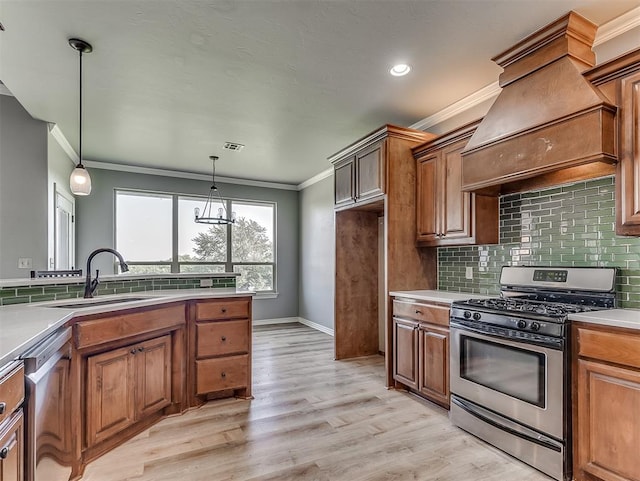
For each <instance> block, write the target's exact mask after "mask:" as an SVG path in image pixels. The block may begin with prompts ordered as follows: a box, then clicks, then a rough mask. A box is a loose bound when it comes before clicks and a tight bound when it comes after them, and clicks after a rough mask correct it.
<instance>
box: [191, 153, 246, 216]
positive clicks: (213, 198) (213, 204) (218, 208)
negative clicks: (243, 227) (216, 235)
mask: <svg viewBox="0 0 640 481" xmlns="http://www.w3.org/2000/svg"><path fill="white" fill-rule="evenodd" d="M209 158H210V159H211V160H212V162H213V175H212V182H211V188H210V189H209V195H208V197H207V201H206V202H205V204H204V206H203V208H202V210H200V208H199V207H196V208H195V209H193V211H194V214H195V221H196V223H198V224H213V225H221V224H235V222H236V213H235V212H232V213H231V215H229V214H228V212H227V203H226V202H225V201H224V200H223V199H222V196H221V195H220V191H219V190H218V187H217V186H216V160H218V157H217V156H215V155H211V156H209Z"/></svg>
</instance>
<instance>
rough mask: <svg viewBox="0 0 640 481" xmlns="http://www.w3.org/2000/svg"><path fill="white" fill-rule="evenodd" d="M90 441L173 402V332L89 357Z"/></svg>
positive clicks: (88, 430)
mask: <svg viewBox="0 0 640 481" xmlns="http://www.w3.org/2000/svg"><path fill="white" fill-rule="evenodd" d="M86 399H87V445H88V446H93V445H94V444H96V443H99V442H101V441H104V440H105V439H107V438H109V437H111V436H113V435H114V434H116V433H118V432H120V431H122V430H123V429H125V428H127V427H129V426H131V425H132V424H134V423H136V422H137V421H139V420H140V419H142V418H144V417H145V416H148V415H149V414H152V413H155V412H157V411H159V410H161V409H162V408H164V407H166V406H168V405H169V404H171V336H170V335H165V336H161V337H158V338H156V339H150V340H148V341H144V342H140V343H136V344H131V345H129V346H125V347H122V348H118V349H114V350H111V351H107V352H104V353H100V354H96V355H94V356H89V357H88V358H87V387H86Z"/></svg>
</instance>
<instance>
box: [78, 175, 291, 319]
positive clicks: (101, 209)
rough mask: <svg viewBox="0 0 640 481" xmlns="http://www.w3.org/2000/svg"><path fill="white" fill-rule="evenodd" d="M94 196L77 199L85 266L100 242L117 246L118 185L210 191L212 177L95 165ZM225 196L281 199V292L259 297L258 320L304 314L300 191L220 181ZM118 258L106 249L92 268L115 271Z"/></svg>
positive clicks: (81, 260) (80, 258)
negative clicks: (300, 302)
mask: <svg viewBox="0 0 640 481" xmlns="http://www.w3.org/2000/svg"><path fill="white" fill-rule="evenodd" d="M89 171H90V174H91V181H92V190H91V195H90V196H88V197H78V198H76V216H77V222H76V235H77V245H76V259H77V262H78V266H79V267H81V268H82V269H85V268H86V266H85V263H86V259H87V257H88V256H89V254H90V253H91V251H93V250H94V249H96V248H98V247H113V246H114V242H115V240H114V190H115V189H117V188H125V189H140V190H148V191H156V192H170V193H180V194H196V195H206V194H207V193H208V192H209V187H210V186H211V183H210V182H207V181H199V180H190V179H180V178H174V177H164V176H159V175H147V174H134V173H128V172H118V171H112V170H102V169H96V168H92V169H89ZM218 187H219V189H220V192H221V194H222V195H223V196H224V197H229V198H234V199H250V200H263V201H272V202H277V217H276V236H277V238H276V242H277V246H276V262H277V264H278V267H277V287H278V297H277V298H276V299H256V301H255V303H254V319H256V320H258V319H274V318H281V317H295V316H297V315H298V192H296V191H291V190H282V189H268V188H262V187H251V186H246V185H237V184H222V183H218ZM112 266H113V264H112V259H111V258H110V256H109V255H108V254H101V255H99V256H97V257H96V258H95V261H94V262H93V263H92V266H91V267H92V270H93V271H95V269H100V270H101V271H102V272H104V273H107V272H109V273H111V272H112V268H113V267H112Z"/></svg>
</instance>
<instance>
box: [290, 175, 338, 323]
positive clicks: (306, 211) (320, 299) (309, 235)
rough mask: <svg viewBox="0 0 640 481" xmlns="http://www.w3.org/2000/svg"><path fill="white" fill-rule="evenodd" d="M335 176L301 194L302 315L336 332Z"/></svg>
mask: <svg viewBox="0 0 640 481" xmlns="http://www.w3.org/2000/svg"><path fill="white" fill-rule="evenodd" d="M334 232H335V229H334V213H333V176H331V177H328V178H326V179H324V180H322V181H320V182H318V183H316V184H313V185H311V186H309V187H307V188H306V189H304V190H302V191H301V192H300V295H299V299H300V300H299V316H300V317H303V318H305V319H308V320H309V321H312V322H315V323H318V324H321V325H323V326H326V327H329V328H331V329H333V326H334V317H333V302H334V279H335V277H334V271H335V269H334V265H335V239H334Z"/></svg>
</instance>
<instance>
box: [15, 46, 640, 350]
mask: <svg viewBox="0 0 640 481" xmlns="http://www.w3.org/2000/svg"><path fill="white" fill-rule="evenodd" d="M506 46H507V45H504V47H506ZM425 130H430V129H425ZM102 174H104V173H103V172H102V171H100V173H96V179H97V180H98V181H100V178H101V177H102V178H105V179H106V174H104V175H102ZM609 179H611V178H609ZM139 180H140V179H137V178H136V176H135V175H132V176H131V183H132V184H136V183H138V184H139V182H138V181H139ZM120 182H121V181H120ZM598 182H604V183H603V184H602V185H601V184H598ZM606 182H607V181H588V183H586V184H584V185H582V186H580V187H578V188H576V190H580V191H584V198H585V199H587V198H588V196H589V195H593V194H592V193H591V192H592V191H593V189H596V191H597V192H598V195H604V196H607V195H608V196H609V197H608V198H606V199H605V200H603V201H602V202H603V204H602V205H601V206H599V207H602V208H604V209H607V208H608V209H610V211H609V215H608V217H611V216H612V212H613V207H611V206H609V207H607V202H608V203H609V204H611V203H612V202H613V194H612V185H613V181H612V180H608V182H609V183H608V184H607V183H606ZM106 185H109V183H108V182H107V184H106ZM327 186H328V187H327ZM320 187H323V188H325V187H327V188H326V189H325V190H327V191H329V194H330V203H331V205H330V206H328V207H329V209H331V211H332V209H333V205H332V204H333V185H332V182H331V180H330V179H327V180H325V181H324V182H322V185H318V184H314V186H311V187H309V188H308V190H307V189H303V191H302V194H300V197H301V203H300V207H299V209H300V211H301V212H305V204H304V202H305V201H304V199H305V197H308V196H313V195H316V192H314V189H318V188H320ZM227 189H228V190H227ZM231 189H233V186H229V187H228V188H227V187H225V193H227V192H231ZM3 190H4V184H3ZM179 191H182V192H185V191H187V190H185V189H184V188H180V190H179ZM227 195H229V194H227ZM230 195H232V196H235V195H237V194H234V193H233V192H231V194H230ZM557 195H559V193H558V192H549V191H544V190H541V191H538V195H536V196H535V197H538V198H539V199H540V200H539V202H541V203H544V202H547V203H548V205H549V207H550V208H555V206H556V203H557V202H558V201H559V200H558V198H557V197H554V196H557ZM241 197H242V196H241ZM325 197H326V195H325ZM527 199H529V197H528V196H527V195H526V194H511V195H510V196H506V197H503V198H501V202H503V209H504V210H505V211H506V209H510V211H509V212H504V216H505V217H506V216H507V215H508V216H511V218H508V219H507V218H501V222H503V223H504V227H508V228H509V230H506V229H504V228H503V229H501V235H502V233H503V231H504V233H505V234H506V233H507V232H511V233H512V237H511V238H510V239H515V243H514V244H515V245H510V244H509V242H511V241H509V240H507V241H506V242H507V244H505V243H504V242H501V243H500V244H497V245H496V244H489V245H487V246H486V247H483V248H482V249H481V248H479V247H478V246H471V247H468V248H462V247H448V248H440V249H439V250H438V259H437V261H438V265H440V272H441V276H440V279H439V282H440V283H439V284H438V286H437V287H440V288H444V289H446V290H462V291H465V290H466V291H467V292H471V291H474V292H478V293H482V294H494V295H495V294H496V293H497V292H496V286H497V283H496V282H495V281H496V280H497V275H498V274H497V272H498V271H499V266H500V265H502V264H504V263H505V262H506V261H505V260H503V261H502V263H500V260H499V259H505V257H506V256H511V259H512V262H513V261H516V262H519V261H520V260H522V261H525V262H526V261H528V260H531V261H533V262H537V261H538V260H539V258H536V257H534V256H536V255H538V256H545V255H555V252H553V251H552V249H551V247H549V251H551V252H536V251H535V249H536V248H537V247H536V246H534V245H533V243H535V242H538V241H539V239H535V238H533V234H532V236H531V237H532V238H531V240H530V241H526V242H525V241H524V240H522V239H523V237H526V236H524V234H522V235H520V234H518V233H516V232H515V229H514V230H511V227H512V225H514V224H515V223H514V222H509V221H514V220H518V219H516V217H517V216H518V215H520V216H521V218H523V217H526V215H523V214H525V213H526V212H528V213H530V212H531V211H527V210H525V209H522V210H520V212H518V209H516V208H515V207H516V206H515V204H517V203H518V202H521V204H522V205H526V202H527ZM88 201H89V202H92V199H91V196H90V197H89V198H88ZM507 201H508V202H510V203H511V205H509V206H508V207H506V206H505V205H506V204H505V203H506V202H507ZM95 202H96V204H99V203H102V204H105V205H111V203H112V201H111V200H109V199H108V198H106V199H105V197H102V198H100V197H96V201H95ZM576 203H577V201H576ZM3 204H4V202H3ZM586 204H587V206H589V208H588V210H589V211H592V210H593V209H592V205H591V203H590V202H587V203H586ZM25 205H28V204H25ZM278 205H279V207H280V204H278ZM78 207H79V212H78V215H79V218H80V220H82V219H83V217H82V204H80V205H79V206H78ZM565 207H566V205H565ZM514 209H515V212H512V211H513V210H514ZM546 215H550V214H546ZM558 215H559V213H558ZM307 217H308V218H311V216H310V215H308V216H305V215H304V214H303V215H301V216H300V224H301V225H304V224H305V222H307V220H308V219H307ZM606 217H607V215H606V214H602V215H601V216H598V223H600V224H606V222H603V219H605V218H606ZM101 218H102V219H104V218H112V214H111V212H107V213H106V215H105V216H95V220H94V221H93V222H92V223H89V221H87V222H85V225H86V227H82V225H79V229H87V231H89V234H87V233H86V232H85V233H84V234H83V233H81V232H79V237H80V238H82V236H83V235H94V234H95V235H96V237H98V238H99V236H100V233H103V234H104V237H103V238H112V234H111V233H110V232H109V230H108V229H109V226H108V224H109V223H108V222H100V219H101ZM543 222H550V220H548V219H547V220H543ZM587 222H590V223H591V222H592V220H591V219H589V220H588V221H587ZM534 224H535V222H532V223H531V224H529V225H531V226H533V225H534ZM610 225H611V226H613V221H611V224H610ZM523 227H524V223H523ZM301 229H303V230H304V228H303V227H302V226H301ZM309 229H310V230H309V232H310V233H311V232H313V226H311V227H309ZM603 229H604V230H603V232H607V231H606V227H603ZM532 230H533V228H532ZM5 232H6V231H5ZM608 232H610V233H611V232H613V227H612V228H611V229H610V230H609V231H608ZM302 235H303V236H304V234H302ZM538 235H541V236H542V235H546V236H549V238H548V239H547V245H548V244H549V243H551V244H552V245H553V242H554V240H555V239H553V238H552V237H551V236H552V234H551V233H550V232H549V231H548V230H547V232H545V233H544V234H543V233H540V234H538ZM610 238H611V243H612V244H613V243H614V242H616V245H615V246H613V245H611V248H613V247H616V249H614V250H613V251H610V250H609V246H608V245H605V244H600V245H596V247H597V248H598V249H599V251H596V252H595V253H593V252H578V253H573V252H572V254H571V255H573V256H576V257H579V256H580V255H583V256H587V255H589V254H590V255H601V256H606V255H611V256H612V257H613V258H614V260H615V259H616V258H617V257H615V256H620V260H622V259H624V262H625V263H627V262H628V263H630V264H625V265H624V267H625V268H626V266H627V265H630V266H631V267H632V269H631V270H633V266H634V265H635V264H633V262H634V260H635V261H636V262H637V242H636V240H637V239H636V240H634V239H633V238H631V239H630V240H629V241H628V242H627V243H623V244H622V246H623V247H622V251H621V250H620V249H618V248H619V247H620V245H618V243H619V242H620V240H621V239H622V240H625V239H626V238H618V237H615V236H614V235H612V234H610ZM501 240H502V239H501ZM543 240H544V239H543ZM588 240H594V239H588ZM528 242H530V243H531V244H532V245H527V243H528ZM85 243H86V244H88V243H87V242H85ZM330 244H331V242H329V245H330ZM596 244H597V243H596ZM79 246H80V248H81V249H82V248H83V247H82V242H79ZM624 246H626V247H624ZM281 247H282V246H281V243H280V242H279V243H278V248H279V249H280V248H281ZM304 247H307V246H304ZM304 247H301V250H302V251H303V253H302V257H303V259H302V263H303V264H304V263H305V262H313V260H312V259H309V260H308V261H306V260H305V259H304V257H305V256H304ZM481 247H482V246H481ZM554 247H558V246H554ZM568 247H571V248H572V249H573V248H574V246H570V245H567V246H560V248H563V249H564V248H568ZM590 247H591V246H590ZM317 248H319V247H317ZM545 248H547V246H544V247H542V249H545ZM292 249H293V251H290V252H296V249H297V247H295V246H294V247H293V248H292ZM91 250H92V247H89V246H87V247H86V252H84V253H83V254H84V255H82V254H81V255H79V256H78V257H79V258H81V259H84V258H86V256H87V255H88V253H89V252H90V251H91ZM3 252H4V249H3ZM634 254H635V255H636V258H634V257H633V256H634ZM476 256H477V257H476ZM527 256H531V257H530V258H527ZM625 256H626V257H627V258H625ZM279 258H280V256H279ZM476 258H477V261H475V259H476ZM583 258H584V259H585V261H587V260H589V261H594V260H595V261H597V259H593V258H586V257H581V258H575V259H573V258H571V259H570V258H565V259H562V258H560V259H559V262H579V261H580V260H581V259H583ZM540 260H544V259H540ZM432 261H433V260H432ZM447 261H448V262H449V263H450V264H446V262H447ZM474 261H475V263H474ZM483 263H484V264H486V266H485V265H483ZM449 266H451V273H450V274H451V275H450V276H449V277H448V278H444V277H443V276H442V273H444V272H447V269H443V267H449ZM468 267H471V269H472V279H470V280H465V281H462V279H466V277H467V276H466V273H467V268H468ZM484 267H487V270H486V271H480V268H484ZM476 268H477V269H478V270H477V271H475V272H474V269H476ZM456 269H457V272H458V273H460V274H462V275H456ZM294 270H295V269H294ZM481 272H482V273H483V275H480V273H481ZM484 273H486V275H484ZM474 274H475V275H474ZM301 275H302V276H304V273H302V274H301ZM294 276H297V273H295V274H294ZM287 277H288V276H286V275H280V277H279V280H282V281H286V279H287ZM311 277H313V276H311ZM625 277H627V278H628V279H630V280H632V279H633V278H634V277H636V276H635V275H634V274H633V272H630V273H629V274H628V275H626V276H625ZM492 280H493V281H494V282H493V283H491V281H492ZM317 281H318V280H317V279H316V282H317ZM464 282H467V285H464V286H459V285H458V283H462V284H464ZM625 285H629V286H633V284H632V281H629V282H628V284H625ZM475 286H478V287H477V290H475ZM279 287H280V286H279ZM418 287H420V288H423V287H427V288H435V287H436V285H429V284H421V285H419V286H418ZM461 287H462V288H461ZM392 288H393V289H399V288H397V287H392ZM415 288H416V284H414V285H413V286H406V287H403V288H400V289H404V290H410V289H415ZM483 289H484V290H483ZM281 290H282V294H283V295H285V290H284V289H281ZM323 292H324V294H323V295H328V296H329V297H331V293H330V292H329V293H327V291H326V289H324V290H323ZM621 292H622V293H623V294H622V295H623V296H627V297H626V299H623V300H626V301H628V302H631V303H632V302H633V301H634V298H633V295H634V289H633V287H630V288H628V289H625V288H623V289H621ZM279 294H280V293H279ZM305 297H313V298H314V301H313V302H318V301H317V298H318V297H322V296H321V295H318V296H305ZM260 302H262V300H256V303H255V304H256V310H257V308H258V304H259V303H260ZM266 302H269V301H266ZM332 304H333V302H330V303H326V302H325V303H324V305H325V307H324V309H325V310H326V309H327V307H326V306H331V305H332ZM625 307H626V306H625ZM628 307H634V305H633V304H630V305H628ZM329 308H330V307H329ZM295 314H297V313H293V314H289V315H287V314H277V313H273V314H271V315H268V314H267V315H257V316H256V318H257V319H260V318H262V319H268V318H269V317H271V318H273V317H283V318H284V317H293V316H294V315H295ZM300 314H302V311H301V312H300ZM303 316H304V317H305V318H306V317H312V316H308V315H306V314H303ZM301 317H302V316H301ZM318 324H320V322H318ZM335 327H336V329H338V328H339V326H338V322H336V326H335ZM336 335H337V336H338V333H337V332H336ZM338 338H339V336H338V337H337V338H336V339H338Z"/></svg>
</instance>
